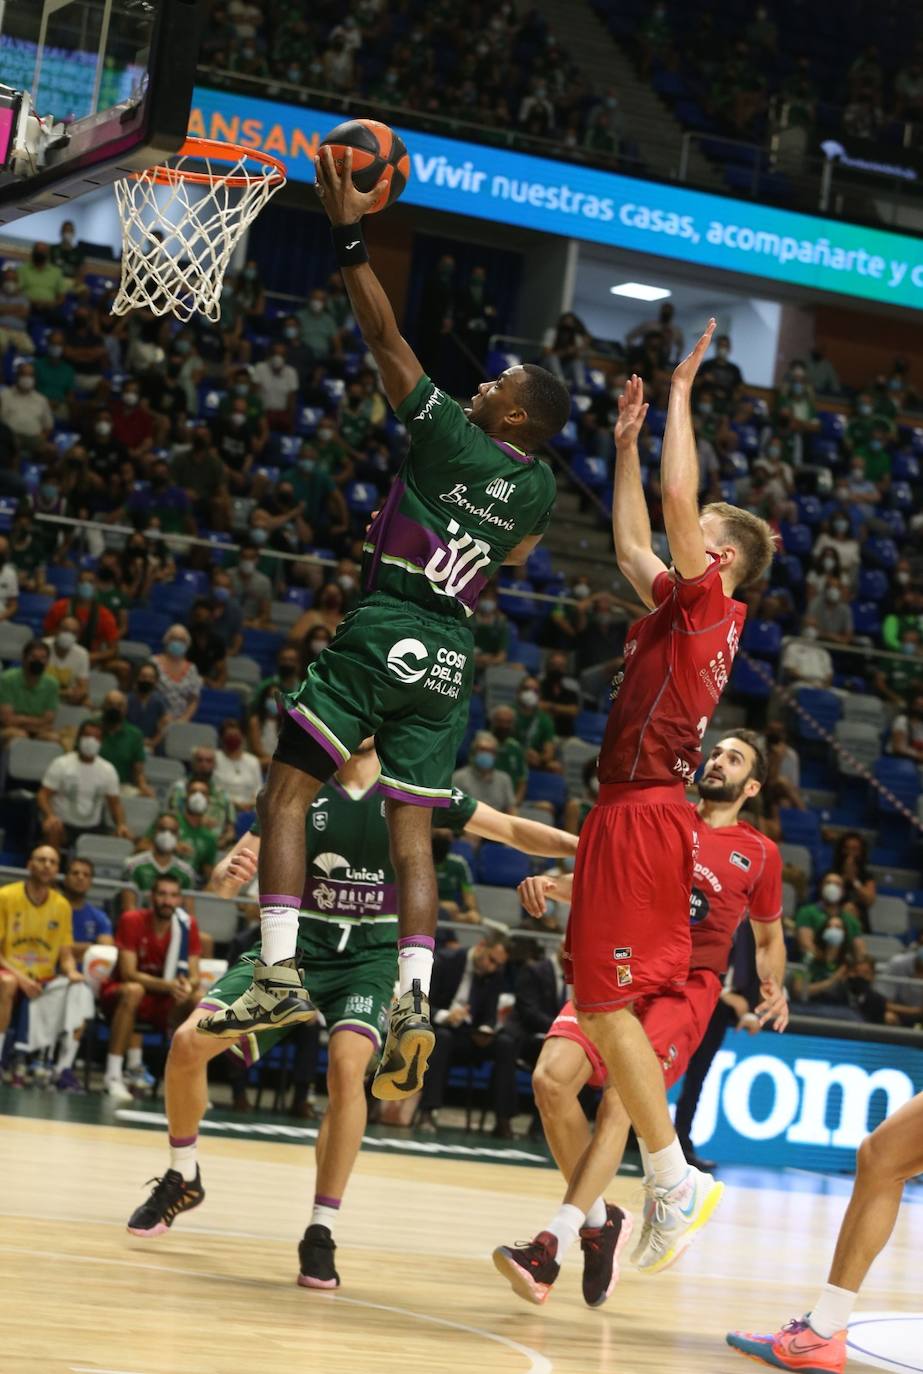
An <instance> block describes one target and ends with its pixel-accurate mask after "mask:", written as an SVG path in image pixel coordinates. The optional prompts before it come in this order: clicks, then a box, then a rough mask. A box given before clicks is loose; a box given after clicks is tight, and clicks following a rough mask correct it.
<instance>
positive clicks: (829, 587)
mask: <svg viewBox="0 0 923 1374" xmlns="http://www.w3.org/2000/svg"><path fill="white" fill-rule="evenodd" d="M848 595H849V593H848V589H844V588H843V587H842V586H841V584H840V583H839V582H837V580H836V578H835V577H831V578H828V579H827V584H826V586H825V587H824V589H823V591H818V592H817V593H816V595H815V596H814V597H813V598H812V599H811V601H809V602H808V610H807V614H808V616H809V617H810V619H811V620H812V621H813V622H814V624H815V625H816V626H817V634H818V638H820V639H827V640H830V641H831V642H832V643H834V644H851V643H852V638H853V618H852V608H851V607H850V605H849V600H848Z"/></svg>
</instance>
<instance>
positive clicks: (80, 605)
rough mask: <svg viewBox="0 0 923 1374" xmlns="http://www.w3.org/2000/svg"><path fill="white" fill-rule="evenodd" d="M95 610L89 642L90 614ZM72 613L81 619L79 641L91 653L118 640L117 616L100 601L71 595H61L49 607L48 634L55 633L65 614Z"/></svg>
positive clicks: (46, 630)
mask: <svg viewBox="0 0 923 1374" xmlns="http://www.w3.org/2000/svg"><path fill="white" fill-rule="evenodd" d="M93 612H95V615H96V619H95V623H94V625H93V631H92V637H91V638H90V641H89V643H87V636H86V631H87V627H88V625H89V621H90V615H91V614H92V613H93ZM68 615H72V616H74V617H75V618H76V619H77V620H79V621H80V629H81V634H80V639H79V642H80V643H81V644H82V645H83V646H84V648H86V649H89V650H90V652H91V653H96V652H98V651H99V650H100V649H105V648H106V647H107V646H108V645H110V644H115V643H117V642H118V638H119V627H118V622H117V621H116V618H115V616H114V615H113V614H112V612H111V611H110V610H109V609H108V608H107V607H106V606H100V605H99V603H98V602H92V601H77V600H76V599H75V598H73V597H70V596H62V597H59V598H58V600H57V601H55V602H53V603H52V605H51V606H50V607H49V608H48V613H47V614H46V616H45V619H44V622H43V624H44V628H45V633H46V634H54V632H55V630H56V629H57V628H58V626H59V625H60V623H61V621H62V620H63V619H64V617H65V616H68Z"/></svg>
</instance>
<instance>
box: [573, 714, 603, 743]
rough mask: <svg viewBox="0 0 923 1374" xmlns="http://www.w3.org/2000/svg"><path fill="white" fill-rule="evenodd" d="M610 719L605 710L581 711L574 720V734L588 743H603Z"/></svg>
mask: <svg viewBox="0 0 923 1374" xmlns="http://www.w3.org/2000/svg"><path fill="white" fill-rule="evenodd" d="M608 720H609V716H608V714H607V713H606V712H605V711H580V712H579V713H578V715H577V716H576V718H575V720H574V734H575V735H576V736H577V738H578V739H582V740H586V742H587V744H602V742H603V735H604V734H605V733H606V724H607V723H608Z"/></svg>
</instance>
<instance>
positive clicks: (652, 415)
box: [647, 410, 667, 439]
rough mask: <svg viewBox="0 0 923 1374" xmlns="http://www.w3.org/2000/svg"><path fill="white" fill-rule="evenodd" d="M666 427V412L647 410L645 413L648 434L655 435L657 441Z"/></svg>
mask: <svg viewBox="0 0 923 1374" xmlns="http://www.w3.org/2000/svg"><path fill="white" fill-rule="evenodd" d="M666 427H667V412H666V411H665V410H649V411H648V412H647V430H648V433H649V434H656V435H657V437H658V439H659V438H661V437H662V436H663V431H664V430H665V429H666Z"/></svg>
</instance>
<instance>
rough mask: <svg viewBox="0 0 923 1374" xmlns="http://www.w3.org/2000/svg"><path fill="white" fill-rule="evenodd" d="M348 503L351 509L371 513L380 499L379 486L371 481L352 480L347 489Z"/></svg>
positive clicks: (361, 512) (366, 513)
mask: <svg viewBox="0 0 923 1374" xmlns="http://www.w3.org/2000/svg"><path fill="white" fill-rule="evenodd" d="M345 496H346V504H347V506H348V507H349V509H350V510H351V511H357V512H359V513H360V514H362V515H371V513H372V511H373V510H376V509H377V507H378V503H379V501H380V499H381V498H380V496H379V492H378V488H377V487H376V486H373V485H372V483H371V482H350V483H349V484H348V486H347V487H346V491H345Z"/></svg>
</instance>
